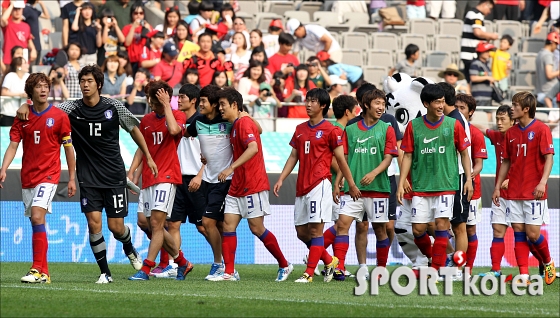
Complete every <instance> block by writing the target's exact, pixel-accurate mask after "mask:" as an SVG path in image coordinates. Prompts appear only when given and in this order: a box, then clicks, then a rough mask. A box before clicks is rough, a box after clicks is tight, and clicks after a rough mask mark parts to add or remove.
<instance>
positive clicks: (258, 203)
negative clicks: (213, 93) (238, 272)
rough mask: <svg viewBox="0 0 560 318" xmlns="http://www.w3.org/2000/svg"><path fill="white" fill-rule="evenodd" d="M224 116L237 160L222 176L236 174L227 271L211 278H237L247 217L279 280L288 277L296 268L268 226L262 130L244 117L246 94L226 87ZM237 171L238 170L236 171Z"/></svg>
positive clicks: (229, 200) (225, 246) (227, 228)
mask: <svg viewBox="0 0 560 318" xmlns="http://www.w3.org/2000/svg"><path fill="white" fill-rule="evenodd" d="M218 98H219V105H220V112H221V114H222V118H223V119H226V120H227V121H228V122H230V123H231V124H232V128H231V133H230V140H231V144H232V147H233V163H232V164H231V165H230V166H229V167H227V168H226V169H224V170H223V171H222V172H220V174H219V175H218V180H219V181H220V182H226V180H227V179H228V177H229V176H230V175H231V174H233V178H232V179H231V185H230V187H229V191H228V194H227V196H226V200H225V208H224V225H223V231H224V232H223V239H222V251H223V255H224V263H225V270H224V274H222V275H219V276H216V277H212V278H211V279H210V280H211V281H224V280H230V281H236V280H238V278H237V277H236V276H235V275H234V270H235V266H234V265H235V253H236V249H237V235H236V233H235V230H236V229H237V226H238V225H239V222H240V221H241V218H244V219H247V222H248V223H249V229H250V230H251V232H252V233H253V235H255V236H257V237H258V238H259V239H260V240H261V241H262V242H263V244H264V246H265V247H266V248H267V250H268V251H269V252H270V254H272V256H274V258H276V260H277V261H278V266H279V267H280V268H279V269H278V275H277V277H276V281H277V282H282V281H285V280H286V279H288V276H289V275H290V273H291V272H292V270H293V269H294V267H293V266H292V264H290V263H288V261H287V260H286V258H285V257H284V254H283V253H282V251H281V250H280V246H279V245H278V241H277V240H276V237H275V236H274V234H272V232H270V231H269V230H267V229H266V228H265V227H264V216H265V215H270V212H271V211H270V203H269V201H268V192H269V190H270V185H269V182H268V176H267V174H266V168H265V166H264V156H263V151H262V143H261V137H260V135H259V130H258V128H257V126H256V125H255V123H254V122H253V120H251V118H250V117H248V116H241V114H240V110H242V107H243V97H242V96H241V94H240V93H239V92H238V91H237V90H235V89H234V88H225V89H223V90H221V91H220V92H219V93H218ZM234 171H235V173H234Z"/></svg>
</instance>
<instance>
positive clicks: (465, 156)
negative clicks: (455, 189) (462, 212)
mask: <svg viewBox="0 0 560 318" xmlns="http://www.w3.org/2000/svg"><path fill="white" fill-rule="evenodd" d="M460 154H461V164H462V165H463V170H465V175H467V176H470V175H471V174H472V172H471V171H472V170H471V158H470V156H469V152H468V150H467V149H466V148H465V149H464V150H463V151H461V152H460ZM473 192H474V188H473V184H472V179H471V178H467V181H465V186H464V188H463V194H465V195H466V196H467V198H468V200H469V201H470V200H471V198H472V195H473Z"/></svg>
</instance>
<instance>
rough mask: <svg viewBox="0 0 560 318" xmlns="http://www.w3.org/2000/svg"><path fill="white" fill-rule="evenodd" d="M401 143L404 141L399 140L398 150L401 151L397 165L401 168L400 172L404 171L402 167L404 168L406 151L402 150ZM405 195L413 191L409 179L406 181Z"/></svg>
mask: <svg viewBox="0 0 560 318" xmlns="http://www.w3.org/2000/svg"><path fill="white" fill-rule="evenodd" d="M401 143H402V140H397V149H398V150H399V156H398V157H397V165H398V166H399V171H402V170H401V169H402V168H401V167H402V160H403V158H404V151H403V150H402V149H401ZM404 181H405V182H404V193H409V192H410V191H412V188H411V187H410V183H409V182H408V179H406V178H405V179H404Z"/></svg>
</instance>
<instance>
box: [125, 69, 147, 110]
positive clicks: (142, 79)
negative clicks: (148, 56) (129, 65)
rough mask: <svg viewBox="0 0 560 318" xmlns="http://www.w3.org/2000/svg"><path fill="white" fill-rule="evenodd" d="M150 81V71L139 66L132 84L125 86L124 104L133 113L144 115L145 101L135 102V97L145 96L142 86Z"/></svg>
mask: <svg viewBox="0 0 560 318" xmlns="http://www.w3.org/2000/svg"><path fill="white" fill-rule="evenodd" d="M149 81H150V71H148V70H147V69H145V68H139V69H138V71H137V72H136V75H135V76H134V84H132V85H128V86H127V87H126V95H127V97H126V103H125V106H126V107H127V108H128V110H130V112H131V113H133V114H134V115H144V114H145V113H146V102H137V101H136V102H135V101H134V100H135V99H136V98H146V93H145V92H144V87H146V85H148V82H149Z"/></svg>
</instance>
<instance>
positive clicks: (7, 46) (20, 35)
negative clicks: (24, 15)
mask: <svg viewBox="0 0 560 318" xmlns="http://www.w3.org/2000/svg"><path fill="white" fill-rule="evenodd" d="M2 33H4V40H3V41H2V42H3V43H4V47H3V49H2V52H3V53H4V59H3V61H4V64H6V65H7V66H9V65H10V63H12V52H11V50H12V48H13V47H14V46H21V47H22V48H24V49H26V48H28V46H27V43H28V42H29V40H31V28H30V27H29V24H27V23H25V22H24V21H23V20H22V21H20V22H19V23H16V22H14V21H12V18H11V17H10V19H9V20H8V25H6V26H5V27H3V28H2Z"/></svg>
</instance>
